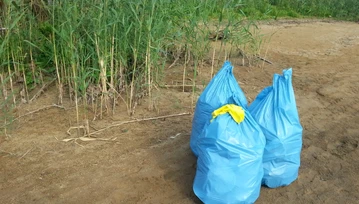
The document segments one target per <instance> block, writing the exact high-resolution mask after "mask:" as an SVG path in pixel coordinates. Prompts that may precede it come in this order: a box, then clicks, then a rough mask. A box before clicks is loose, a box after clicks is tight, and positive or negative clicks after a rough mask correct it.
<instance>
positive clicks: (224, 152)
mask: <svg viewBox="0 0 359 204" xmlns="http://www.w3.org/2000/svg"><path fill="white" fill-rule="evenodd" d="M242 111H243V113H244V120H243V121H242V122H239V123H238V122H236V121H235V120H234V118H233V117H235V115H238V114H230V113H229V112H228V113H225V114H223V113H221V114H217V116H216V117H215V118H214V119H213V120H212V121H211V122H209V123H207V124H206V125H205V127H204V130H203V132H202V136H201V137H200V138H199V139H198V142H197V143H196V144H197V146H198V150H199V155H198V160H197V171H196V176H195V180H194V184H193V191H194V193H195V194H196V195H197V197H198V198H199V199H201V200H202V201H203V202H204V203H206V204H221V203H226V204H227V203H233V204H241V203H242V204H243V203H254V202H255V201H256V200H257V198H258V196H259V193H260V187H261V181H262V176H263V166H262V156H263V151H264V146H265V137H264V135H263V133H262V130H261V128H260V127H259V125H258V124H257V123H256V122H255V121H254V119H253V118H252V117H251V115H250V114H249V112H248V111H246V110H245V109H242ZM213 116H215V115H213ZM241 117H242V116H240V117H239V118H241ZM208 121H209V120H208ZM237 121H240V120H237Z"/></svg>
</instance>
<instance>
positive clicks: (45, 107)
mask: <svg viewBox="0 0 359 204" xmlns="http://www.w3.org/2000/svg"><path fill="white" fill-rule="evenodd" d="M49 108H61V109H64V110H65V107H63V106H60V105H56V104H52V105H48V106H44V107H42V108H39V109H36V110H33V111H30V112H28V113H25V114H24V115H20V116H19V117H17V118H14V119H13V120H12V121H11V122H8V123H6V124H4V125H2V126H1V127H0V129H1V128H4V127H6V126H8V125H10V124H11V123H12V122H14V121H16V120H19V119H20V118H23V117H25V116H28V115H31V114H34V113H37V112H39V111H42V110H47V109H49Z"/></svg>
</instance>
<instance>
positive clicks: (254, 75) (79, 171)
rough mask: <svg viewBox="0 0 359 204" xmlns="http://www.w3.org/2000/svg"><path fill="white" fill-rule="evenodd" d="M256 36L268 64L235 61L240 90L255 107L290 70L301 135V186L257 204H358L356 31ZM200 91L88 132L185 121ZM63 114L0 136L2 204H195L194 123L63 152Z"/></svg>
mask: <svg viewBox="0 0 359 204" xmlns="http://www.w3.org/2000/svg"><path fill="white" fill-rule="evenodd" d="M260 27H261V32H262V33H263V34H265V38H269V37H271V40H270V41H269V43H268V42H267V43H266V44H264V45H263V47H262V48H263V49H262V54H261V55H262V57H264V58H266V59H268V60H270V61H271V62H273V64H272V65H270V64H268V63H266V62H262V61H259V62H258V64H259V65H260V66H258V64H257V66H252V67H249V66H242V58H241V56H239V55H238V56H236V55H233V56H232V58H231V61H232V63H233V65H234V67H235V75H236V77H237V80H238V81H239V82H240V86H241V87H242V89H243V90H244V92H245V93H246V96H247V97H248V100H249V101H252V100H253V99H254V98H255V96H256V95H257V94H258V93H259V92H260V91H261V90H262V89H263V88H264V87H266V86H268V85H270V84H271V81H272V76H273V74H274V73H281V71H282V69H284V68H288V67H293V72H294V76H293V85H294V88H295V93H296V99H297V106H298V111H299V115H300V118H301V123H302V125H303V127H304V132H303V150H302V155H301V168H300V172H299V178H298V179H297V180H296V181H295V182H294V183H292V184H291V185H290V186H287V187H282V188H278V189H268V188H265V187H262V189H261V195H260V197H259V199H258V201H257V203H258V204H264V203H305V204H309V203H359V193H358V192H359V148H358V143H359V125H358V123H359V67H358V65H359V25H358V24H357V23H349V22H335V21H317V20H301V21H276V22H267V23H262V24H261V26H260ZM220 65H221V63H220ZM219 68H220V66H217V67H215V71H217V70H218V69H219ZM182 72H183V67H180V66H174V67H172V68H170V69H169V70H166V74H167V77H166V80H167V83H168V84H175V83H176V82H177V81H182ZM210 72H211V65H210V63H207V64H205V65H204V66H203V67H202V68H201V69H200V74H199V76H198V77H199V82H200V84H202V85H203V84H206V83H207V82H208V81H209V80H210ZM191 77H192V75H191V73H189V74H188V78H191ZM186 81H187V82H188V83H191V81H190V79H186ZM202 90H203V86H199V89H198V90H197V92H196V94H195V97H194V98H193V95H192V93H191V90H190V89H188V90H187V89H186V90H185V92H182V89H181V88H173V87H171V88H159V91H156V93H154V95H153V98H154V99H155V104H156V107H157V110H156V111H148V110H147V103H146V99H144V100H143V103H142V104H139V105H138V106H137V108H136V112H135V114H134V116H132V117H129V116H128V115H127V113H126V108H125V105H124V104H122V103H120V104H119V105H118V108H117V109H116V112H115V114H114V115H113V116H110V117H106V119H103V120H96V121H90V127H91V128H90V131H92V132H93V131H95V129H100V128H102V127H106V126H109V125H111V124H114V123H118V122H121V121H128V120H133V119H142V118H149V117H156V116H162V115H170V114H176V113H184V112H192V105H193V101H194V102H195V101H196V100H197V97H198V95H199V94H200V92H201V91H202ZM56 96H57V93H56V87H50V88H49V89H48V90H47V91H46V92H45V93H44V94H42V95H41V96H40V97H39V98H38V99H37V100H35V101H34V102H32V103H31V104H23V105H21V106H19V107H18V108H17V110H16V112H15V115H16V116H19V115H23V114H26V113H28V112H31V111H33V110H36V109H39V108H42V107H44V106H47V105H51V104H53V103H55V102H56V101H57V100H56ZM64 107H65V108H66V109H60V108H57V107H51V108H48V109H44V110H41V111H38V112H36V113H33V114H30V115H27V116H24V117H22V118H20V119H19V120H17V121H16V122H14V123H13V124H12V126H11V130H8V134H9V135H8V136H5V135H2V136H0V203H156V204H157V203H178V204H186V203H188V204H191V203H201V202H200V201H199V200H198V199H197V198H196V196H195V195H194V194H193V192H192V182H193V178H194V175H195V167H196V158H195V157H194V156H193V155H192V152H191V150H190V148H189V139H190V132H191V120H192V117H193V116H192V115H184V116H177V117H171V118H166V119H158V120H149V121H140V120H139V121H137V122H134V123H129V124H123V125H120V126H117V127H113V128H109V129H107V130H106V131H103V132H101V133H100V134H98V135H96V136H97V137H99V138H107V139H115V140H113V141H112V140H111V141H81V140H77V142H74V141H69V142H64V141H62V140H63V139H66V138H71V137H72V138H75V137H77V136H76V134H75V132H76V131H72V132H71V133H72V136H69V135H68V134H66V131H67V129H68V128H69V127H71V126H74V125H75V121H76V115H75V109H74V108H72V107H73V105H71V104H70V103H69V100H68V99H65V103H64ZM89 114H90V115H91V113H89Z"/></svg>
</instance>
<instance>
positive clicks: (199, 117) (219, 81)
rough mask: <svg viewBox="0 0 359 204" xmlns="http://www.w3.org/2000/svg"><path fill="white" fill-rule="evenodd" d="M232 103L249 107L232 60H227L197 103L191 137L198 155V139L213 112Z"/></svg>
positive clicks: (191, 142)
mask: <svg viewBox="0 0 359 204" xmlns="http://www.w3.org/2000/svg"><path fill="white" fill-rule="evenodd" d="M234 98H237V99H238V100H237V101H239V102H237V103H236V102H235V101H234ZM230 103H235V104H237V105H240V106H242V107H245V108H247V99H246V98H245V96H244V93H243V91H242V89H241V88H240V87H239V85H238V82H237V80H236V79H235V77H234V75H233V67H232V65H231V63H230V62H225V63H224V65H223V67H222V68H221V70H219V71H218V73H217V74H216V76H214V77H213V79H212V80H211V81H210V83H209V84H208V85H207V87H206V88H205V89H204V91H203V92H202V94H201V96H200V97H199V99H198V101H197V104H196V109H195V112H194V116H193V121H192V133H191V139H190V146H191V149H192V151H193V153H194V154H195V155H196V156H198V153H197V150H196V143H197V140H198V138H199V137H200V134H201V132H202V130H203V127H204V125H205V124H206V122H207V121H208V120H209V119H210V118H211V113H212V112H213V111H214V110H216V109H217V108H219V107H221V106H223V105H225V104H230Z"/></svg>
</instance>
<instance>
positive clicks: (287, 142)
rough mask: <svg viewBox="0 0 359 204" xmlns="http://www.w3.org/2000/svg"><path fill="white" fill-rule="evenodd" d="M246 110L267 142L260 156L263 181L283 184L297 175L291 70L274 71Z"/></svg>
mask: <svg viewBox="0 0 359 204" xmlns="http://www.w3.org/2000/svg"><path fill="white" fill-rule="evenodd" d="M249 112H250V113H251V114H252V116H253V117H254V119H255V120H256V121H257V123H258V124H259V125H260V126H261V128H262V131H263V133H264V135H265V137H266V140H267V143H266V147H265V149H264V155H263V168H264V176H263V184H264V185H266V186H268V187H270V188H276V187H280V186H287V185H289V184H290V183H292V182H293V181H294V180H296V179H297V177H298V170H299V166H300V152H301V149H302V131H303V129H302V126H301V124H300V121H299V116H298V111H297V106H296V101H295V96H294V90H293V87H292V69H291V68H290V69H288V70H283V75H282V76H281V75H278V74H275V75H274V78H273V85H272V86H269V87H267V88H265V89H264V90H263V91H262V92H261V93H259V95H258V96H257V97H256V99H255V100H254V101H253V102H252V104H251V105H250V106H249Z"/></svg>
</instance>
